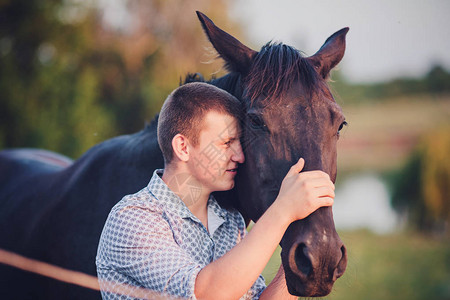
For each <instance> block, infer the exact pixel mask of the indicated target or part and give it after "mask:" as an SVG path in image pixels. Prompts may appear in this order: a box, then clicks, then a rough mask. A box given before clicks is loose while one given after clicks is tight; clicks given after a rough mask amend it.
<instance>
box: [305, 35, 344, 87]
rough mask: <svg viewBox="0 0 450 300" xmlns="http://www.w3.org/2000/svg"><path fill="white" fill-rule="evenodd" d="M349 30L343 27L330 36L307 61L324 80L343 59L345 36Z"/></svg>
mask: <svg viewBox="0 0 450 300" xmlns="http://www.w3.org/2000/svg"><path fill="white" fill-rule="evenodd" d="M348 30H349V28H348V27H345V28H342V29H341V30H339V31H338V32H335V33H334V34H333V35H332V36H330V37H329V38H328V39H327V40H326V41H325V43H324V44H323V45H322V47H321V48H320V49H319V51H317V52H316V54H314V55H313V56H310V57H308V60H309V61H310V62H312V64H313V65H314V66H315V67H316V70H317V72H318V73H319V74H320V75H321V76H322V77H323V78H324V79H326V78H327V77H328V74H329V73H330V71H331V69H333V68H334V67H335V66H336V65H337V64H338V63H339V62H340V61H341V59H342V57H344V52H345V36H346V35H347V32H348Z"/></svg>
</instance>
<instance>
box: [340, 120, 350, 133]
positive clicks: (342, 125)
mask: <svg viewBox="0 0 450 300" xmlns="http://www.w3.org/2000/svg"><path fill="white" fill-rule="evenodd" d="M347 125H348V123H347V122H346V121H344V122H342V124H341V125H340V126H339V129H338V132H340V131H341V130H342V128H344V126H347Z"/></svg>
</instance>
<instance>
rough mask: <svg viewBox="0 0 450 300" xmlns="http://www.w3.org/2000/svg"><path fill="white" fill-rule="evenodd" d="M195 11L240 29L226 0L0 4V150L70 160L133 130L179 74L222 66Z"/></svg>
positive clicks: (56, 0) (20, 1)
mask: <svg viewBox="0 0 450 300" xmlns="http://www.w3.org/2000/svg"><path fill="white" fill-rule="evenodd" d="M196 9H199V10H202V11H203V12H205V13H207V14H208V15H209V16H211V17H212V18H214V19H215V20H216V21H217V22H220V24H221V26H223V27H225V28H227V30H230V31H231V32H233V33H234V34H237V35H238V36H239V33H238V32H236V28H237V26H236V24H233V23H232V22H231V21H230V20H229V18H228V14H227V12H228V9H227V1H225V0H220V1H214V2H210V1H207V0H195V1H181V0H167V1H158V0H154V1H147V0H145V1H144V0H118V1H114V2H111V1H104V0H97V1H95V0H93V1H79V0H46V1H42V0H14V1H13V0H3V1H0V91H1V95H0V147H2V148H6V147H8V148H9V147H39V148H46V149H50V150H54V151H57V152H62V153H64V154H66V155H69V156H72V157H77V156H79V155H81V154H82V153H83V152H84V151H86V150H87V149H88V148H89V147H91V146H92V145H94V144H95V143H98V142H100V141H102V140H104V139H106V138H109V137H111V136H113V135H117V134H122V133H130V132H134V131H137V130H139V129H141V128H142V127H143V125H144V121H145V120H149V119H150V118H152V117H153V116H154V115H155V114H156V113H157V112H158V111H159V109H160V107H161V104H162V102H163V101H164V99H165V97H166V96H167V95H168V93H169V92H170V91H171V90H173V89H174V88H175V87H176V86H177V85H178V84H179V80H180V78H181V77H184V75H185V74H186V73H188V72H202V73H204V74H211V73H214V72H217V71H219V70H220V68H221V65H222V63H221V62H220V61H214V63H211V64H202V62H205V61H211V60H212V58H213V56H211V55H209V56H208V55H205V48H204V47H205V46H207V45H208V43H207V42H206V38H205V37H204V35H203V33H202V30H201V26H200V24H199V22H198V20H197V18H196V15H195V10H196ZM233 29H234V30H233Z"/></svg>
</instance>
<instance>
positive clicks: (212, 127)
mask: <svg viewBox="0 0 450 300" xmlns="http://www.w3.org/2000/svg"><path fill="white" fill-rule="evenodd" d="M239 134H240V132H239V124H238V122H237V120H236V119H235V118H234V117H232V116H230V115H227V114H222V113H218V112H215V111H210V112H208V113H207V114H206V115H205V118H204V119H203V124H202V125H201V131H200V133H199V139H198V145H197V146H195V147H194V146H192V145H191V147H190V151H189V162H188V168H189V170H190V173H191V175H192V176H193V177H194V178H195V179H196V181H198V183H199V184H201V185H202V188H204V189H206V190H207V191H208V192H210V193H212V192H215V191H226V190H229V189H232V188H233V186H234V177H235V176H236V172H237V167H238V163H243V162H244V154H243V152H242V148H241V143H240V141H239Z"/></svg>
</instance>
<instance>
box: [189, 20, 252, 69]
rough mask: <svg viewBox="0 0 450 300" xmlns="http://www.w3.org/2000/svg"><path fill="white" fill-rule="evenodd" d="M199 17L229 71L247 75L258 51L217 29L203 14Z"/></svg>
mask: <svg viewBox="0 0 450 300" xmlns="http://www.w3.org/2000/svg"><path fill="white" fill-rule="evenodd" d="M197 16H198V18H199V19H200V22H201V23H202V27H203V30H204V31H205V33H206V35H207V36H208V39H209V41H210V42H211V44H212V45H213V46H214V48H215V49H216V50H217V52H218V53H219V55H220V56H221V57H222V58H223V59H224V60H225V62H226V67H227V69H228V70H229V71H236V72H239V73H241V74H247V73H248V71H249V69H250V65H251V61H252V58H253V56H254V55H255V54H256V53H257V52H256V51H254V50H252V49H250V48H248V47H247V46H245V45H244V44H242V43H241V42H239V41H238V40H237V39H235V38H234V37H233V36H231V35H230V34H228V33H226V32H225V31H223V30H222V29H220V28H219V27H217V26H216V25H215V24H214V23H213V21H211V20H210V19H209V18H208V17H207V16H205V15H204V14H203V13H201V12H199V11H197Z"/></svg>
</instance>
